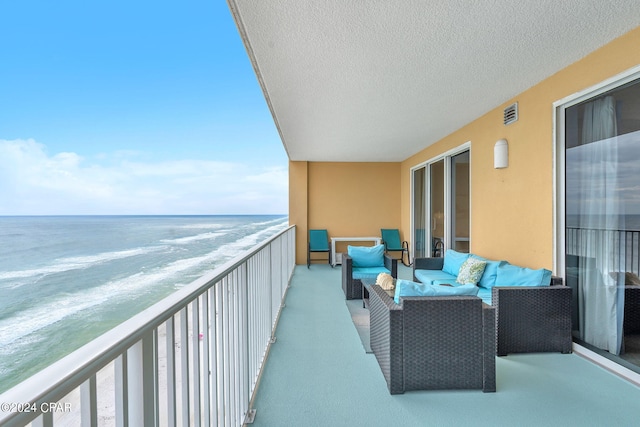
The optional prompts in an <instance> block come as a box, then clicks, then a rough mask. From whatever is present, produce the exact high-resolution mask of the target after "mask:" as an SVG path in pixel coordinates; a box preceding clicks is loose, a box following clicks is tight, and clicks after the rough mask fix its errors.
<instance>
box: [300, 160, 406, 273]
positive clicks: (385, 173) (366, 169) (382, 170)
mask: <svg viewBox="0 0 640 427" xmlns="http://www.w3.org/2000/svg"><path fill="white" fill-rule="evenodd" d="M289 190H290V191H289V221H290V223H291V224H296V227H297V240H296V246H297V251H296V263H297V264H305V263H306V260H307V236H308V230H309V229H316V228H326V229H327V230H328V231H329V236H330V237H344V236H380V229H381V228H400V191H399V190H400V163H341V162H290V163H289ZM343 249H344V247H343V245H339V247H338V248H337V252H339V251H342V250H343Z"/></svg>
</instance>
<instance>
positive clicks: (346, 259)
mask: <svg viewBox="0 0 640 427" xmlns="http://www.w3.org/2000/svg"><path fill="white" fill-rule="evenodd" d="M372 254H375V257H376V258H375V260H374V262H370V261H371V260H372V258H370V256H371V255H372ZM363 256H364V259H363ZM354 257H355V258H354ZM380 273H387V274H390V275H391V276H392V277H394V278H397V277H398V260H396V259H393V258H391V256H390V255H387V254H385V253H384V247H383V246H382V245H376V246H373V247H366V248H365V247H353V246H349V247H348V251H347V252H345V253H343V254H342V290H343V291H344V296H345V298H346V299H360V298H362V280H365V279H371V280H373V281H375V279H376V277H378V274H380Z"/></svg>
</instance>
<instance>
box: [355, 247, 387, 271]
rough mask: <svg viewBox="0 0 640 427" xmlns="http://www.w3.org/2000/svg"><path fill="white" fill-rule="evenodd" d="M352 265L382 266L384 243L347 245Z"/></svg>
mask: <svg viewBox="0 0 640 427" xmlns="http://www.w3.org/2000/svg"><path fill="white" fill-rule="evenodd" d="M347 254H348V255H349V256H350V257H351V259H353V266H354V267H384V245H376V246H348V247H347Z"/></svg>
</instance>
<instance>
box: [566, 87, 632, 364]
mask: <svg viewBox="0 0 640 427" xmlns="http://www.w3.org/2000/svg"><path fill="white" fill-rule="evenodd" d="M560 111H561V114H562V120H561V123H562V129H561V132H562V134H561V137H560V141H562V142H563V143H564V147H563V149H564V150H563V153H564V165H563V167H564V177H563V178H564V194H565V197H564V201H563V202H564V203H563V204H564V218H563V219H564V248H561V250H562V249H564V259H563V260H562V261H563V264H564V269H565V278H566V282H567V284H568V285H569V286H571V287H572V288H573V290H574V322H573V323H574V325H573V327H574V335H575V336H576V338H577V339H578V340H579V341H580V342H582V343H584V344H586V345H588V346H592V347H594V348H596V349H599V350H604V351H606V352H607V353H609V354H611V355H619V356H620V357H622V358H625V359H627V360H628V361H630V362H632V363H635V364H637V365H640V304H639V303H638V302H637V301H640V299H639V298H638V297H639V296H640V278H639V277H638V275H639V274H640V185H639V184H638V183H639V182H640V171H639V169H638V165H639V164H640V79H637V80H631V81H629V82H625V83H621V84H620V85H619V86H618V87H615V88H613V89H611V88H609V89H608V90H602V91H600V92H599V93H593V94H590V95H588V96H585V97H582V98H580V99H577V100H575V101H573V102H572V103H569V104H565V105H563V106H561V107H560Z"/></svg>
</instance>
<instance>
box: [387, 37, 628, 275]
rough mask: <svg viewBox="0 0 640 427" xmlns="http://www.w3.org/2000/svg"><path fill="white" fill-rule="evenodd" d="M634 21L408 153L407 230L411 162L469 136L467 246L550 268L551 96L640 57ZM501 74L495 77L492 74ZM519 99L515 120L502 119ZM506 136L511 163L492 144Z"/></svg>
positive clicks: (404, 181)
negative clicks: (497, 158) (496, 159)
mask: <svg viewBox="0 0 640 427" xmlns="http://www.w3.org/2000/svg"><path fill="white" fill-rule="evenodd" d="M639 47H640V27H639V28H636V29H635V30H633V31H631V32H629V33H627V34H626V35H624V36H622V37H620V38H618V39H616V40H614V41H613V42H611V43H609V44H608V45H606V46H604V47H603V48H601V49H598V50H596V51H595V52H593V53H591V54H590V55H588V56H586V57H585V58H583V59H582V60H580V61H578V62H576V63H574V64H572V65H571V66H569V67H567V68H565V69H563V70H561V71H559V72H558V73H556V74H554V75H553V76H551V77H549V78H548V79H546V80H544V81H543V82H541V83H539V84H538V85H536V86H534V87H532V88H530V89H529V90H527V91H525V92H523V93H521V94H519V95H518V96H516V97H514V98H513V99H511V100H509V101H508V102H505V103H504V104H503V105H500V106H499V107H498V108H496V109H494V110H492V111H490V112H488V113H487V114H485V115H484V116H482V117H480V118H478V119H477V120H475V121H473V122H472V123H469V124H468V125H466V126H464V127H463V128H461V129H459V130H458V131H456V132H454V133H453V134H451V135H449V136H447V137H446V138H444V139H442V140H440V141H438V142H437V143H435V144H433V145H431V146H429V147H428V148H426V149H424V150H422V151H420V152H419V153H417V154H416V155H414V156H412V157H410V158H408V159H407V160H405V161H404V162H402V165H401V171H400V173H401V188H402V191H401V200H400V205H401V210H402V212H401V218H402V229H403V230H404V232H405V234H406V235H408V233H409V232H410V207H411V198H410V197H411V195H410V169H411V167H413V166H416V165H418V164H420V163H422V162H424V161H426V160H429V159H431V158H433V157H435V156H437V155H439V154H441V153H443V152H446V151H448V150H450V149H452V148H454V147H457V146H459V145H461V144H463V143H465V142H467V141H471V251H472V252H474V253H478V254H480V255H483V256H486V257H489V258H495V259H507V260H509V261H510V262H512V263H514V264H519V265H524V266H529V267H534V268H540V267H545V268H549V269H551V268H552V267H553V256H554V251H553V202H554V200H553V191H554V188H553V173H554V171H553V113H554V110H553V103H554V102H556V101H558V100H561V99H563V98H565V97H567V96H570V95H572V94H574V93H576V92H579V91H582V90H584V89H587V88H589V87H591V86H593V85H595V84H598V83H600V82H602V81H603V80H606V79H609V78H611V77H613V76H615V75H617V74H619V73H621V72H623V71H625V70H628V69H630V68H632V67H635V66H637V65H638V64H640V49H639ZM498 77H499V76H496V78H498ZM516 101H517V102H518V107H519V120H518V121H517V122H516V123H513V124H511V125H507V126H505V125H503V123H502V120H503V117H502V116H503V109H504V108H505V107H506V106H508V105H511V104H512V103H513V102H516ZM501 138H506V139H507V140H508V141H509V167H508V168H507V169H494V168H493V146H494V144H495V142H496V141H497V140H499V139H501Z"/></svg>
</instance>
